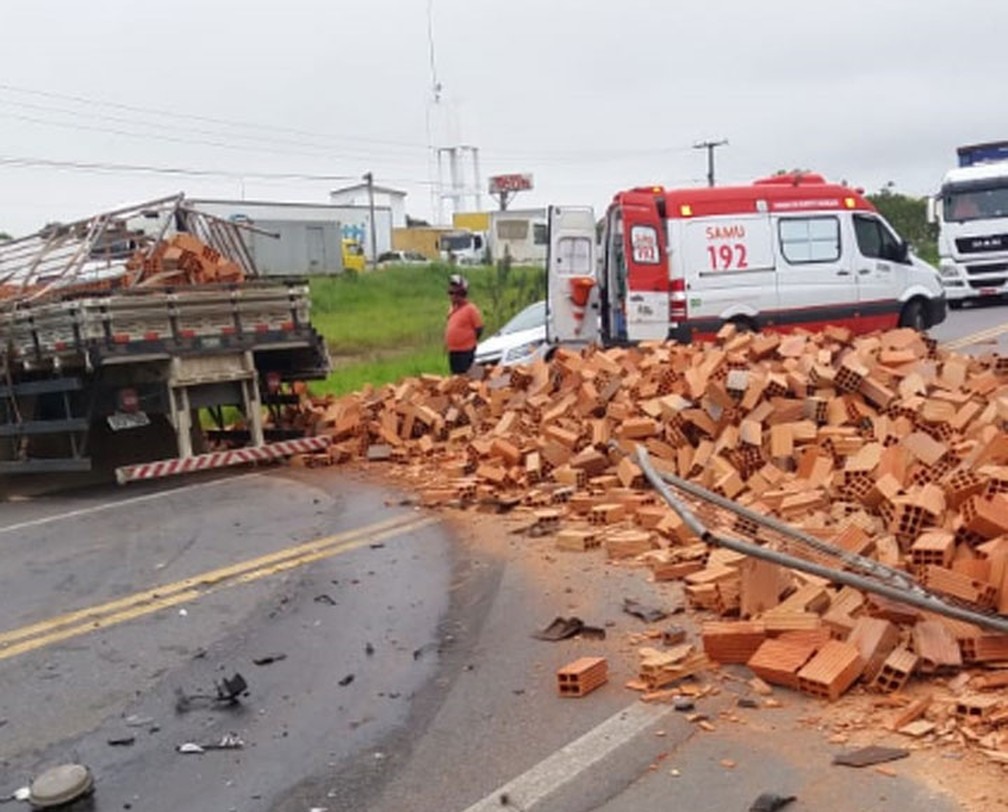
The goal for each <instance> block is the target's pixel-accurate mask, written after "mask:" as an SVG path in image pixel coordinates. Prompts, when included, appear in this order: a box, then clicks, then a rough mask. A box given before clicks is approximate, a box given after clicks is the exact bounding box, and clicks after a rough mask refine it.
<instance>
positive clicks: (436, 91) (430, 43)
mask: <svg viewBox="0 0 1008 812" xmlns="http://www.w3.org/2000/svg"><path fill="white" fill-rule="evenodd" d="M427 53H428V57H429V59H430V75H431V96H430V99H428V100H427V179H428V181H429V182H430V190H431V212H432V214H433V217H434V225H441V224H442V222H443V220H444V211H443V210H442V208H441V178H440V177H439V174H440V173H437V174H436V172H435V167H436V160H435V155H437V154H439V153H438V151H437V148H436V146H435V144H434V133H433V126H432V124H431V116H432V115H433V114H434V112H437V113H438V116H437V118H438V119H439V120H440V118H441V115H440V112H441V82H439V81H438V76H437V60H436V59H435V57H434V0H427Z"/></svg>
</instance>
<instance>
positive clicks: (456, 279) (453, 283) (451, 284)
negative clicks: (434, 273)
mask: <svg viewBox="0 0 1008 812" xmlns="http://www.w3.org/2000/svg"><path fill="white" fill-rule="evenodd" d="M448 290H449V291H452V290H460V291H462V292H463V293H466V292H467V291H468V290H469V283H468V282H467V281H466V278H465V277H464V276H462V274H458V273H453V274H452V275H451V276H449V277H448Z"/></svg>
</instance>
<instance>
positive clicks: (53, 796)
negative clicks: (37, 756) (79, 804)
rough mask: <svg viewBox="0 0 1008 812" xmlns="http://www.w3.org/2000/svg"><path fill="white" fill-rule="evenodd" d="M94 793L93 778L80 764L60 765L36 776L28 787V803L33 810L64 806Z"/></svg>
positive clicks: (88, 770) (86, 768) (89, 771)
mask: <svg viewBox="0 0 1008 812" xmlns="http://www.w3.org/2000/svg"><path fill="white" fill-rule="evenodd" d="M93 791H94V776H93V775H92V774H91V770H90V769H89V768H88V767H85V766H84V765H82V764H61V765H59V766H57V767H51V768H49V769H48V770H45V771H44V772H42V773H40V774H39V775H37V776H36V777H35V778H34V779H33V780H32V782H31V783H30V784H29V786H28V797H27V800H28V803H30V804H31V806H32V808H34V809H54V808H56V807H59V806H65V805H66V804H70V803H72V802H73V801H76V800H77V799H79V798H83V797H85V796H87V795H90V794H91V793H92V792H93Z"/></svg>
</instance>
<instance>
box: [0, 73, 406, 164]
mask: <svg viewBox="0 0 1008 812" xmlns="http://www.w3.org/2000/svg"><path fill="white" fill-rule="evenodd" d="M0 90H6V91H9V92H12V93H23V94H26V95H30V96H41V97H43V98H50V99H62V100H64V101H72V102H75V103H77V104H86V105H99V106H101V107H109V108H113V109H117V110H126V111H129V112H133V113H145V114H150V115H156V116H166V117H168V118H170V119H173V120H176V119H188V120H189V121H203V122H207V123H211V124H219V125H222V126H225V127H241V128H249V127H252V128H256V129H260V130H272V131H274V132H284V133H291V134H293V135H305V136H309V137H319V136H320V137H324V138H329V139H336V140H345V141H359V142H361V143H365V144H386V145H390V146H405V147H414V148H416V147H418V148H421V149H424V148H425V147H424V145H423V144H419V143H414V142H406V141H394V140H386V139H379V138H365V137H362V136H354V135H335V134H332V133H317V132H311V131H309V130H300V129H296V128H293V127H280V126H277V125H275V124H264V123H263V122H261V121H241V120H237V119H226V118H217V117H215V116H204V115H198V114H194V113H184V112H181V111H179V110H166V109H163V108H157V107H142V106H138V105H132V104H122V103H119V102H112V101H106V100H103V99H96V98H93V97H88V96H76V95H73V94H70V93H56V92H54V91H47V90H34V89H31V88H24V87H18V86H16V85H9V84H5V83H0Z"/></svg>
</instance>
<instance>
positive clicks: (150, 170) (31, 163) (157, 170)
mask: <svg viewBox="0 0 1008 812" xmlns="http://www.w3.org/2000/svg"><path fill="white" fill-rule="evenodd" d="M0 166H15V167H38V168H49V169H71V170H80V171H94V172H124V173H134V172H140V173H146V174H153V175H182V176H186V177H224V178H262V179H270V180H311V181H342V180H353V179H354V178H356V177H357V176H356V175H314V174H309V173H302V172H259V171H251V172H240V171H237V170H227V169H193V168H185V167H175V166H152V165H147V164H120V163H109V162H104V161H60V160H54V159H50V158H18V157H11V156H6V155H0Z"/></svg>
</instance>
